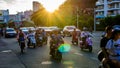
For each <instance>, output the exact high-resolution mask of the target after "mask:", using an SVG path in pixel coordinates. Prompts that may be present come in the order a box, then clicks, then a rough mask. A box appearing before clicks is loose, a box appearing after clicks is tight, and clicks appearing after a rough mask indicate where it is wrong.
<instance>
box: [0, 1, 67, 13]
mask: <svg viewBox="0 0 120 68" xmlns="http://www.w3.org/2000/svg"><path fill="white" fill-rule="evenodd" d="M33 1H38V2H40V3H41V4H43V6H44V7H45V8H46V9H47V10H48V11H53V10H55V9H57V8H58V7H59V6H60V5H61V4H62V3H63V2H64V1H66V0H0V10H6V9H9V12H10V14H16V13H17V12H20V11H25V10H32V2H33Z"/></svg>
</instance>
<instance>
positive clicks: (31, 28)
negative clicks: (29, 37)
mask: <svg viewBox="0 0 120 68" xmlns="http://www.w3.org/2000/svg"><path fill="white" fill-rule="evenodd" d="M26 28H27V29H28V30H32V31H35V30H36V29H35V28H34V27H26Z"/></svg>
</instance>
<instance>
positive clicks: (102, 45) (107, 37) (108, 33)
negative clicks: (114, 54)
mask: <svg viewBox="0 0 120 68" xmlns="http://www.w3.org/2000/svg"><path fill="white" fill-rule="evenodd" d="M105 32H106V34H105V36H104V37H103V38H102V39H101V41H100V48H101V50H102V51H101V52H100V53H99V55H98V58H99V60H100V61H102V59H103V58H104V57H105V56H106V49H105V46H106V44H107V42H108V40H110V38H111V34H112V27H111V26H107V27H106V29H105Z"/></svg>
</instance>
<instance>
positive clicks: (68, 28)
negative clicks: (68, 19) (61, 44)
mask: <svg viewBox="0 0 120 68" xmlns="http://www.w3.org/2000/svg"><path fill="white" fill-rule="evenodd" d="M74 29H76V31H77V32H80V30H79V29H77V28H76V27H75V26H65V27H64V28H63V34H64V36H72V32H73V31H74Z"/></svg>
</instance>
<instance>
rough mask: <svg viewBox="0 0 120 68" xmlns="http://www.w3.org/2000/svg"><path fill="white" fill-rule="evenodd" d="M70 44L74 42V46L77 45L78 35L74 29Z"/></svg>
mask: <svg viewBox="0 0 120 68" xmlns="http://www.w3.org/2000/svg"><path fill="white" fill-rule="evenodd" d="M72 42H73V43H74V42H76V44H78V33H77V31H76V28H75V29H74V31H73V32H72Z"/></svg>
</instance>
